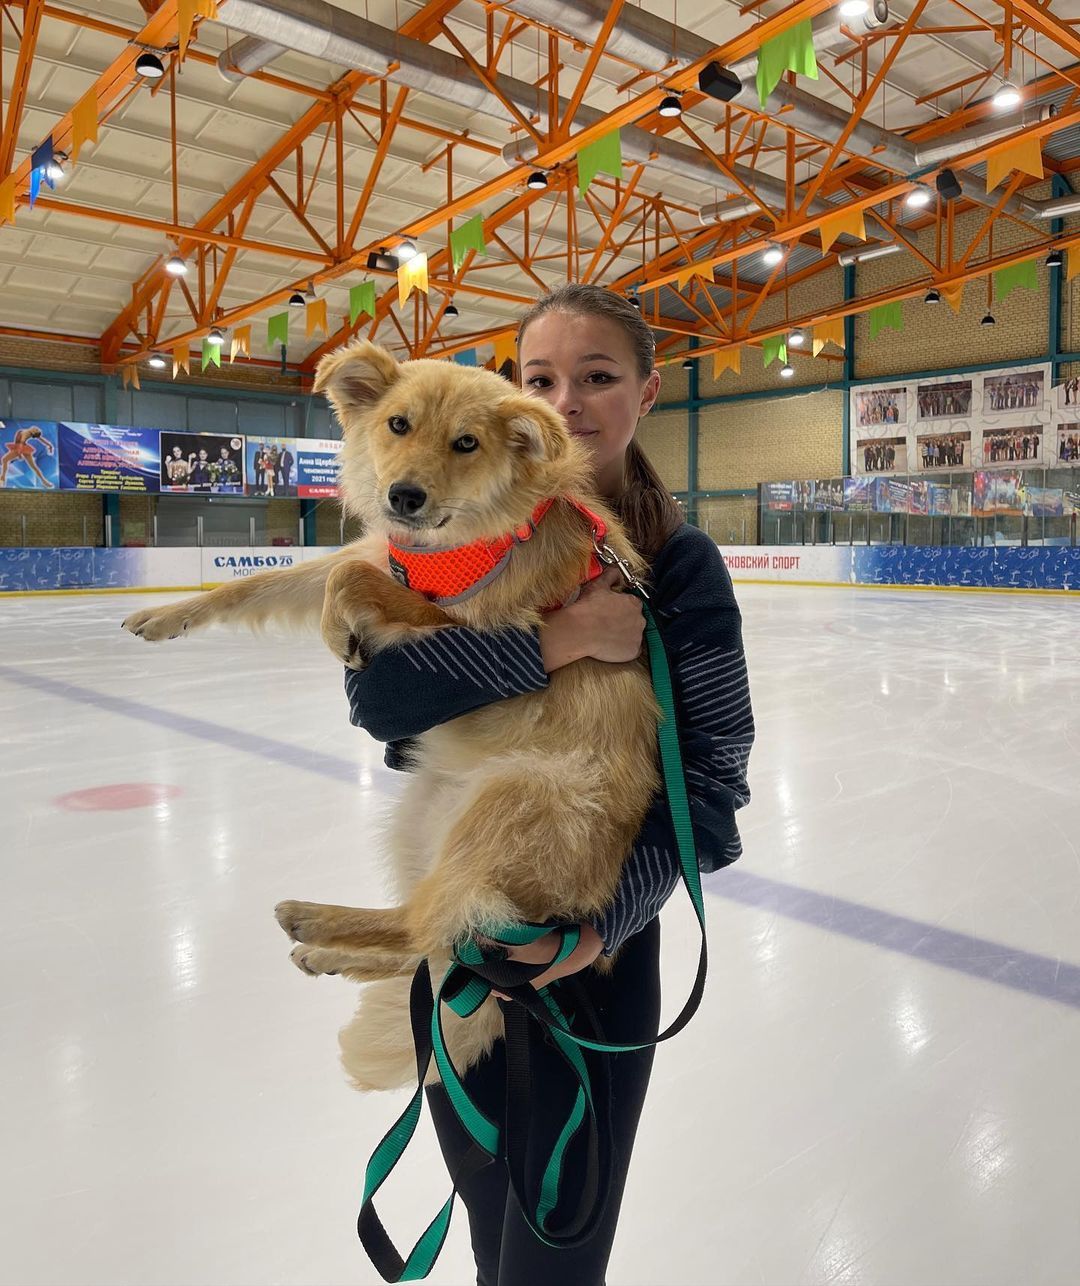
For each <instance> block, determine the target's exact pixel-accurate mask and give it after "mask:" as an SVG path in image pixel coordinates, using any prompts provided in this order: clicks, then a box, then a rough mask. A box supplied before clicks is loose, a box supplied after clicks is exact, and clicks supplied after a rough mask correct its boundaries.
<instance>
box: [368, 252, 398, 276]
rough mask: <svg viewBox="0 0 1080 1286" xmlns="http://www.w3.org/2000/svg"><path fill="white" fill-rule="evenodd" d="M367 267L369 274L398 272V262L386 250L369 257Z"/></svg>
mask: <svg viewBox="0 0 1080 1286" xmlns="http://www.w3.org/2000/svg"><path fill="white" fill-rule="evenodd" d="M367 266H368V271H369V272H397V270H398V261H397V260H396V259H395V258H394V256H393V255H388V254H387V253H386V251H385V250H379V251H378V252H374V251H373V252H372V253H371V254H369V255H368V257H367Z"/></svg>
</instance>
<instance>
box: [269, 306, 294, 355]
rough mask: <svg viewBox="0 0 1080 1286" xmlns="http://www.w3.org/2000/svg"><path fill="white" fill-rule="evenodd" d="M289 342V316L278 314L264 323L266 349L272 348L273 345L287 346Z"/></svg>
mask: <svg viewBox="0 0 1080 1286" xmlns="http://www.w3.org/2000/svg"><path fill="white" fill-rule="evenodd" d="M288 342H289V314H288V313H278V314H277V316H276V317H271V318H270V320H269V321H268V322H267V323H266V347H267V348H273V347H274V345H275V344H287V343H288Z"/></svg>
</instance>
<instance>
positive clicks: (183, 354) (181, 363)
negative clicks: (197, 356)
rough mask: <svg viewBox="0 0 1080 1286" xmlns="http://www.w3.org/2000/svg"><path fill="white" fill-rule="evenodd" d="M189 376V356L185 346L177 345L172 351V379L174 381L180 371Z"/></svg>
mask: <svg viewBox="0 0 1080 1286" xmlns="http://www.w3.org/2000/svg"><path fill="white" fill-rule="evenodd" d="M181 370H182V371H184V372H185V373H186V374H188V375H190V374H191V354H190V352H189V351H188V346H187V344H177V345H176V346H175V347H174V348H173V351H172V377H173V379H176V376H177V374H178V373H179V372H180V371H181Z"/></svg>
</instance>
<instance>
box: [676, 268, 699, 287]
mask: <svg viewBox="0 0 1080 1286" xmlns="http://www.w3.org/2000/svg"><path fill="white" fill-rule="evenodd" d="M697 272H698V270H697V267H696V266H695V265H694V264H691V265H690V267H689V268H684V269H683V270H682V272H680V273H679V275H678V276H677V277H676V278H675V284H676V285H677V286H678V287H679V289H680V290H685V289H686V287H687V286H688V285H689V284H690V282H691V281H693V279H694V278H695V277H696V276H697Z"/></svg>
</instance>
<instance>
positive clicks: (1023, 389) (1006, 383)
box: [983, 370, 1046, 415]
mask: <svg viewBox="0 0 1080 1286" xmlns="http://www.w3.org/2000/svg"><path fill="white" fill-rule="evenodd" d="M1045 387H1046V372H1045V371H1042V370H1035V371H1009V372H1008V373H1007V374H1005V375H986V376H984V377H983V414H984V415H999V414H1001V412H1003V411H1041V410H1043V409H1044V407H1045V403H1046V392H1045Z"/></svg>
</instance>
